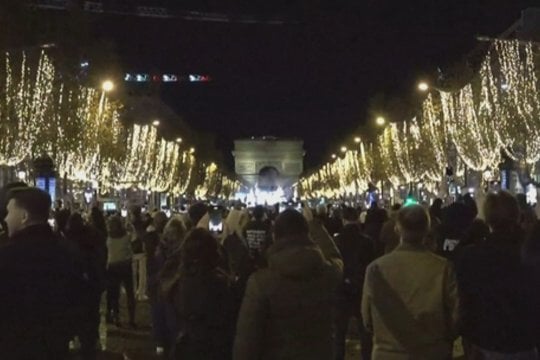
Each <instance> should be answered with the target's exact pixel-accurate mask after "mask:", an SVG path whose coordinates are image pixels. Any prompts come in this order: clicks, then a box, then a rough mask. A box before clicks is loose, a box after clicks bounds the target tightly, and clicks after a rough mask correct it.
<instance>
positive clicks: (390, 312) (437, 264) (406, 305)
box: [362, 205, 458, 360]
mask: <svg viewBox="0 0 540 360" xmlns="http://www.w3.org/2000/svg"><path fill="white" fill-rule="evenodd" d="M397 227H398V231H399V234H400V240H401V243H400V245H399V246H398V247H397V248H396V249H395V250H394V251H393V252H391V253H390V254H388V255H385V256H383V257H381V258H379V259H378V260H376V261H375V262H373V263H372V264H370V265H369V266H368V268H367V271H366V277H365V282H364V291H363V297H362V318H363V320H364V324H365V326H366V328H368V329H370V330H372V331H373V336H374V349H373V359H374V360H379V359H382V360H387V359H426V360H430V359H433V360H443V359H451V356H452V345H453V341H454V340H455V338H456V323H457V314H458V294H457V285H456V281H455V276H454V272H453V269H452V266H451V264H450V263H449V262H448V261H447V260H446V259H444V258H442V257H439V256H437V255H435V254H433V253H432V252H430V251H429V250H428V249H427V248H426V247H425V245H424V244H423V242H424V238H425V237H426V235H427V234H428V231H429V228H430V221H429V215H428V214H427V212H426V211H425V209H423V208H422V207H421V206H420V205H412V206H408V207H404V208H402V209H401V210H400V211H399V213H398V216H397Z"/></svg>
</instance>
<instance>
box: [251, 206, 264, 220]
mask: <svg viewBox="0 0 540 360" xmlns="http://www.w3.org/2000/svg"><path fill="white" fill-rule="evenodd" d="M264 214H265V211H264V207H262V206H261V205H257V206H255V209H253V217H254V218H255V220H258V221H260V220H262V219H263V218H264Z"/></svg>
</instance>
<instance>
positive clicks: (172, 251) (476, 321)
mask: <svg viewBox="0 0 540 360" xmlns="http://www.w3.org/2000/svg"><path fill="white" fill-rule="evenodd" d="M50 209H51V199H50V197H49V195H48V194H47V193H45V192H43V191H41V190H39V189H37V188H33V187H28V186H26V185H25V184H22V183H17V184H10V185H8V186H7V187H6V188H5V189H3V190H2V191H1V192H0V212H1V214H0V215H1V219H2V220H3V221H2V229H3V232H2V233H0V284H2V286H0V304H1V306H0V312H1V314H0V319H2V321H1V322H0V354H2V358H6V359H14V360H19V359H21V360H23V359H24V360H26V359H45V360H46V359H54V360H62V359H66V358H67V357H68V353H69V347H68V343H69V341H70V340H71V339H72V338H73V337H75V336H77V337H78V338H79V339H80V342H81V350H80V351H81V355H82V356H83V358H84V359H96V356H97V351H98V349H99V346H98V340H99V338H98V327H99V321H100V304H101V299H102V296H103V295H104V293H106V320H107V322H108V323H110V324H111V326H124V325H127V326H129V327H131V328H135V327H137V323H136V321H135V320H136V317H135V315H136V310H137V309H136V299H135V292H136V291H135V289H134V281H133V278H134V274H133V266H132V264H133V259H134V256H135V254H137V253H144V254H145V258H146V263H145V272H144V273H145V275H144V276H145V277H146V278H145V279H144V280H145V282H144V283H145V290H146V296H147V298H148V301H149V303H150V306H151V318H152V329H153V338H154V341H155V346H156V354H157V355H159V356H162V357H163V358H167V359H182V360H189V359H194V360H218V359H219V360H226V359H234V360H257V359H260V360H270V359H275V360H278V359H279V360H285V359H321V360H323V359H324V360H334V359H335V360H343V359H345V356H346V348H347V347H346V340H347V337H348V334H349V332H348V329H349V322H350V320H351V319H352V318H355V319H356V324H357V331H358V334H359V337H360V343H361V354H360V355H359V357H360V358H361V359H363V360H367V359H374V360H394V359H398V360H399V359H404V360H405V359H411V360H423V359H426V360H430V359H433V360H444V359H451V358H452V355H453V354H452V351H453V344H454V342H455V341H456V339H458V338H459V337H461V338H462V343H463V348H464V351H465V357H466V359H471V360H483V359H485V360H491V359H493V360H495V359H497V360H498V359H508V360H510V359H519V360H521V359H523V360H533V359H538V358H539V357H538V346H539V345H540V223H539V222H538V220H537V219H536V217H535V214H534V211H533V210H532V208H531V207H530V206H529V205H528V204H527V203H526V202H524V200H523V198H521V197H520V196H518V197H515V196H513V195H511V194H509V193H507V192H504V191H502V192H498V193H493V194H488V195H487V198H486V201H485V202H484V204H483V207H482V216H479V214H478V209H477V206H476V202H475V200H474V199H473V198H472V197H471V196H469V195H466V196H464V197H463V198H461V199H459V200H458V201H456V202H454V203H452V204H450V205H448V206H444V205H443V201H442V200H440V199H437V200H435V201H434V202H433V204H432V205H431V207H429V208H428V207H427V206H422V205H418V204H415V205H408V204H407V205H406V206H405V205H404V206H400V205H394V206H392V207H391V208H389V209H385V208H382V207H379V206H377V204H376V203H373V204H372V206H371V207H370V209H368V210H363V209H361V208H353V207H350V206H344V205H331V206H326V205H321V206H319V207H317V208H315V209H311V208H310V207H309V206H307V204H304V206H303V207H300V208H287V209H284V211H282V212H280V213H278V212H275V211H269V209H266V208H264V207H260V206H258V207H255V208H254V209H249V210H248V209H244V208H241V207H237V208H231V209H224V208H221V207H218V206H213V205H205V204H202V203H199V204H194V205H192V206H191V207H190V208H189V211H188V212H187V213H186V214H181V215H175V216H172V217H168V216H167V214H165V213H164V212H160V211H155V212H153V213H152V214H143V213H142V212H141V211H140V208H136V207H135V208H133V209H132V210H131V212H130V214H129V215H128V216H127V218H124V217H122V216H121V215H120V214H108V215H104V214H103V212H102V211H101V210H100V209H99V208H98V207H93V208H92V209H91V210H90V212H89V213H84V214H83V213H79V212H75V211H70V210H69V209H63V208H61V206H57V208H56V209H55V210H54V219H55V221H54V227H51V226H50V224H49V222H48V220H49V218H50V214H51V210H50ZM136 277H137V276H136ZM140 280H141V279H139V281H140ZM121 287H123V288H124V289H125V294H126V296H125V298H126V301H127V310H128V319H129V320H128V324H121V321H120V316H119V315H120V314H119V310H120V306H119V301H120V298H121V297H120V293H121V291H120V289H121Z"/></svg>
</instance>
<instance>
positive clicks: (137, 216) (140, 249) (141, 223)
mask: <svg viewBox="0 0 540 360" xmlns="http://www.w3.org/2000/svg"><path fill="white" fill-rule="evenodd" d="M128 220H129V223H128V228H129V232H131V233H132V234H134V237H135V238H134V240H133V242H132V247H133V253H134V254H143V253H144V235H145V233H146V228H147V227H148V225H150V222H148V221H146V220H145V219H144V218H143V215H142V209H141V207H140V206H133V207H131V209H130V212H129V217H128ZM150 221H151V220H150Z"/></svg>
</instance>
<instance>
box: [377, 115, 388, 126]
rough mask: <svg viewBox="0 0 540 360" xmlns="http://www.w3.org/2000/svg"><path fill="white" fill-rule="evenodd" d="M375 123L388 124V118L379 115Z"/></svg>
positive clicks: (379, 124)
mask: <svg viewBox="0 0 540 360" xmlns="http://www.w3.org/2000/svg"><path fill="white" fill-rule="evenodd" d="M375 123H376V124H377V125H378V126H384V125H385V124H386V119H385V118H384V117H382V116H378V117H377V119H375Z"/></svg>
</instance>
